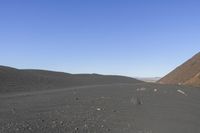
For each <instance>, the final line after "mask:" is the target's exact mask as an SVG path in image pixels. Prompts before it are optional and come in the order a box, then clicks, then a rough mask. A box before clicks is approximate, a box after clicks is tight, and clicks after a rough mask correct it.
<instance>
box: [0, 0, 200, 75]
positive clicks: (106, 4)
mask: <svg viewBox="0 0 200 133" xmlns="http://www.w3.org/2000/svg"><path fill="white" fill-rule="evenodd" d="M199 6H200V2H198V1H186V0H183V1H181V0H169V1H166V2H164V1H158V0H153V1H147V0H146V1H131V0H125V1H124V0H101V1H92V0H86V1H80V0H78V1H62V0H61V1H53V0H50V1H47V0H44V1H39V0H30V1H25V0H19V1H15V0H9V1H0V18H1V21H0V29H1V30H0V45H1V49H0V61H1V62H0V65H5V66H11V67H16V68H20V69H29V68H31V69H45V70H54V71H63V72H68V73H98V74H111V75H124V76H130V77H162V76H164V75H166V74H167V73H169V72H170V71H171V70H173V69H174V68H175V67H177V66H178V65H180V64H182V63H183V62H184V61H186V60H187V59H189V58H191V57H192V56H193V55H194V54H196V53H197V52H199V51H200V45H199V43H200V40H199V38H200V32H199V31H200V25H199V22H200V19H199V17H198V16H199V12H200V8H199Z"/></svg>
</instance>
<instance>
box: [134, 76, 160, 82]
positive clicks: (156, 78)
mask: <svg viewBox="0 0 200 133" xmlns="http://www.w3.org/2000/svg"><path fill="white" fill-rule="evenodd" d="M136 79H138V80H141V81H145V82H150V83H155V82H157V81H158V80H160V79H161V78H160V77H139V78H136Z"/></svg>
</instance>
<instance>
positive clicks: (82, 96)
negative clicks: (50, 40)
mask: <svg viewBox="0 0 200 133" xmlns="http://www.w3.org/2000/svg"><path fill="white" fill-rule="evenodd" d="M199 132H200V88H191V87H183V86H169V85H156V84H147V83H139V84H110V85H96V86H95V85H93V86H82V87H74V88H73V87H72V88H66V89H59V90H47V91H45V90H44V91H40V92H20V93H12V94H11V93H9V94H0V133H199Z"/></svg>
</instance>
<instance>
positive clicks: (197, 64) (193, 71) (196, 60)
mask: <svg viewBox="0 0 200 133" xmlns="http://www.w3.org/2000/svg"><path fill="white" fill-rule="evenodd" d="M158 83H162V84H179V85H191V86H200V52H199V53H198V54H196V55H195V56H193V57H192V58H191V59H189V60H188V61H186V62H185V63H184V64H182V65H181V66H179V67H177V68H176V69H175V70H173V71H172V72H170V73H169V74H168V75H166V76H165V77H163V78H162V79H160V80H159V81H158Z"/></svg>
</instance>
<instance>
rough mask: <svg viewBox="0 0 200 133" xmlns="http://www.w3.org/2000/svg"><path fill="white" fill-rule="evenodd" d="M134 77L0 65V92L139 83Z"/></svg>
mask: <svg viewBox="0 0 200 133" xmlns="http://www.w3.org/2000/svg"><path fill="white" fill-rule="evenodd" d="M140 82H142V81H139V80H137V79H134V78H130V77H125V76H114V75H99V74H69V73H63V72H54V71H46V70H30V69H27V70H22V69H16V68H11V67H6V66H0V92H1V93H3V92H16V91H34V90H44V89H59V88H66V87H72V86H82V85H100V84H113V83H140Z"/></svg>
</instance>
